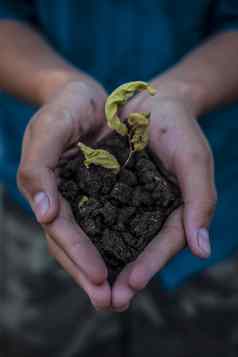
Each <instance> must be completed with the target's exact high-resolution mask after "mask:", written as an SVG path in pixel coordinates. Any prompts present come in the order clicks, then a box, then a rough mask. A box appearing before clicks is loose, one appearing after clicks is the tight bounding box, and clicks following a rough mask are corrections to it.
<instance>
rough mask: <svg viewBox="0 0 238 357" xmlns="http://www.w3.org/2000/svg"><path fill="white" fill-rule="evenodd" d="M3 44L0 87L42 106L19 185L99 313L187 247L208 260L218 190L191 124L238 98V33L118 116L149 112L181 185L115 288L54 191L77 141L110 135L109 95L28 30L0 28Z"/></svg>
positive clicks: (128, 296) (212, 43) (26, 145)
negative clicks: (179, 198) (179, 196)
mask: <svg viewBox="0 0 238 357" xmlns="http://www.w3.org/2000/svg"><path fill="white" fill-rule="evenodd" d="M0 46H1V47H2V48H4V49H5V50H4V51H3V53H2V55H1V58H0V86H1V88H2V89H4V90H5V91H7V92H9V93H11V94H13V95H16V96H18V97H19V98H21V99H23V100H25V101H28V102H30V103H34V104H37V105H38V106H39V107H40V109H39V111H38V112H37V113H36V114H35V115H34V117H33V118H32V119H31V120H30V122H29V124H28V126H27V128H26V131H25V135H24V140H23V145H22V156H21V163H20V166H19V171H18V185H19V188H20V190H21V191H22V192H23V194H24V195H25V197H26V198H27V200H28V201H29V203H30V204H31V207H32V209H33V211H34V212H35V215H36V218H37V220H38V222H39V223H40V224H41V225H42V227H43V229H44V231H45V235H46V239H47V242H48V246H49V252H50V254H51V255H52V256H54V257H55V259H56V260H57V261H58V262H59V263H60V264H61V265H62V267H63V268H64V269H65V270H66V271H67V272H68V273H69V274H70V275H71V276H72V277H73V278H74V280H75V282H76V283H77V284H79V285H80V286H81V287H82V288H83V289H84V290H85V292H86V293H87V294H88V296H89V298H90V300H91V302H92V304H93V305H94V306H95V307H96V308H97V309H101V310H114V311H123V310H125V309H127V308H128V306H129V304H130V301H131V300H132V298H133V297H134V295H135V294H136V293H137V292H138V291H140V290H141V289H143V288H144V287H145V286H146V285H147V283H148V282H149V280H150V279H151V278H152V277H153V275H154V274H155V273H156V272H158V271H159V270H160V269H161V268H162V267H163V266H164V265H165V264H166V263H167V262H168V261H169V260H170V258H171V257H172V256H174V255H175V254H177V253H178V252H179V251H180V250H181V249H182V248H183V247H184V246H185V244H188V246H189V247H190V249H191V251H192V252H193V253H194V254H195V255H197V256H199V257H202V258H206V257H208V256H209V254H210V251H211V247H210V243H209V237H208V232H207V228H208V226H209V222H210V219H211V217H212V214H213V211H214V207H215V203H216V190H215V185H214V172H213V171H214V169H213V158H212V154H211V150H210V148H209V145H208V143H207V141H206V139H205V137H204V135H203V133H202V132H201V130H200V128H199V125H198V124H197V121H196V120H197V119H198V118H199V117H200V116H201V115H202V114H204V113H206V112H207V111H209V110H212V109H213V108H216V107H217V106H219V105H222V104H225V103H228V102H232V101H234V100H236V99H237V98H238V71H237V66H236V58H237V55H238V34H237V33H236V32H226V33H220V34H219V35H217V36H216V37H213V38H211V39H209V40H208V41H207V42H206V43H204V44H203V45H201V46H200V47H199V48H198V49H195V50H194V51H193V52H191V53H190V54H188V55H187V57H185V58H183V59H182V60H181V61H180V62H179V63H178V64H177V65H176V66H174V67H173V68H172V69H170V70H169V71H167V72H166V73H164V74H163V75H160V76H159V77H158V78H155V79H154V80H152V84H154V86H155V87H156V88H158V93H157V95H156V96H155V97H153V98H151V97H148V95H146V94H144V93H141V94H139V95H138V96H136V97H135V98H134V99H133V100H132V101H131V102H130V103H129V104H128V105H127V106H126V108H125V109H124V113H122V116H123V117H126V116H127V114H128V113H129V112H132V111H150V112H151V127H150V128H151V135H150V145H151V147H152V149H153V150H154V151H155V152H156V153H157V154H158V155H159V156H160V158H161V159H162V161H163V162H164V164H165V165H166V166H167V168H168V169H169V170H170V171H171V172H172V173H173V174H174V176H175V178H176V179H177V180H178V182H179V185H180V187H181V189H182V192H183V196H184V202H185V205H184V207H183V208H180V209H178V210H177V211H176V212H174V213H173V214H172V215H171V217H170V218H169V220H168V221H167V222H166V225H165V226H164V228H163V230H162V232H161V233H160V235H159V239H158V238H155V239H154V240H153V241H152V242H151V244H150V245H149V246H148V247H147V248H146V250H145V251H144V252H143V253H142V254H141V256H139V257H138V259H137V260H136V261H135V262H133V263H131V264H129V265H128V266H127V267H126V268H125V270H124V271H123V272H122V273H121V274H120V276H119V277H118V279H117V281H116V282H115V285H114V286H113V288H112V289H111V288H110V287H109V285H108V283H107V269H106V267H105V264H104V262H103V261H102V259H101V257H100V256H99V254H98V253H97V251H96V249H95V248H94V246H93V245H92V244H91V242H90V240H89V239H88V237H87V236H86V235H85V234H84V233H83V232H82V230H81V229H80V228H79V227H78V226H77V225H76V223H75V222H74V219H73V217H72V214H71V212H70V210H69V207H68V205H67V203H66V202H65V201H64V200H63V199H62V197H60V195H59V194H58V192H57V174H56V172H57V170H56V167H57V163H58V160H59V158H60V157H62V156H67V155H69V153H70V150H71V149H72V146H73V145H74V144H75V143H76V142H77V141H78V140H79V139H80V140H81V141H84V142H86V143H90V142H93V141H95V140H98V139H99V138H100V137H101V136H102V135H104V134H105V132H106V131H107V130H108V129H107V128H105V118H104V112H103V107H104V103H105V98H106V92H105V90H104V89H103V87H102V86H101V85H100V84H99V83H97V82H96V81H95V80H94V79H93V78H91V77H89V76H88V75H86V74H84V73H82V72H80V71H79V70H78V69H76V68H74V67H72V66H71V65H70V64H69V63H67V62H66V61H65V60H64V59H62V58H61V57H60V56H59V55H58V54H57V53H55V52H54V51H53V49H52V48H50V47H49V46H48V45H47V44H46V42H45V41H44V39H43V38H42V37H41V36H40V35H39V34H37V33H36V32H34V31H33V29H31V28H30V27H28V26H27V25H23V24H20V23H17V22H15V21H1V22H0ZM15 58H17V61H15ZM19 120H20V119H19ZM195 188H196V189H195ZM199 232H200V233H201V232H202V235H200V236H202V239H200V240H199V239H198V237H199V234H198V233H199ZM201 242H202V244H201Z"/></svg>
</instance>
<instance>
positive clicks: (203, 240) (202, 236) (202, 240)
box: [197, 228, 211, 257]
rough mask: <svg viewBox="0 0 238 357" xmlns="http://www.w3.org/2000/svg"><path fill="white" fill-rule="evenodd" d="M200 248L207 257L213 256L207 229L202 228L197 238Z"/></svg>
mask: <svg viewBox="0 0 238 357" xmlns="http://www.w3.org/2000/svg"><path fill="white" fill-rule="evenodd" d="M197 241H198V246H199V248H200V250H201V252H202V253H203V255H204V256H205V257H209V255H210V254H211V244H210V239H209V233H208V230H207V229H206V228H200V229H199V231H198V236H197Z"/></svg>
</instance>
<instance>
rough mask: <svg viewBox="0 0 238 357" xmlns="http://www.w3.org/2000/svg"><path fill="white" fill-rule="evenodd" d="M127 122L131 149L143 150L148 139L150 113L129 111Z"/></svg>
mask: <svg viewBox="0 0 238 357" xmlns="http://www.w3.org/2000/svg"><path fill="white" fill-rule="evenodd" d="M128 124H129V126H130V141H131V144H132V146H133V150H134V151H141V150H143V149H144V148H145V147H146V145H147V144H148V141H149V124H150V113H131V114H129V116H128Z"/></svg>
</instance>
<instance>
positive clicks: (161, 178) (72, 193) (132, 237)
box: [59, 133, 182, 276]
mask: <svg viewBox="0 0 238 357" xmlns="http://www.w3.org/2000/svg"><path fill="white" fill-rule="evenodd" d="M95 147H96V148H101V149H105V150H108V151H109V152H111V153H112V154H113V155H114V156H115V157H116V158H117V159H118V161H119V163H120V164H121V166H122V167H121V170H120V172H119V173H118V174H117V175H115V174H114V173H113V172H111V171H110V170H108V169H104V168H102V167H99V166H95V165H91V166H90V168H86V167H85V166H84V164H83V161H84V157H83V154H82V153H81V152H79V154H78V155H77V157H75V158H74V159H71V160H69V161H67V162H64V163H62V164H61V165H60V172H59V176H60V184H59V191H60V192H61V194H62V196H63V197H64V198H65V199H66V200H67V201H68V202H69V203H70V206H71V208H72V212H73V214H74V217H75V219H76V221H77V223H78V224H79V225H80V226H81V228H82V229H83V230H84V232H85V233H86V234H87V235H88V237H89V238H90V239H91V241H92V242H93V243H94V244H95V245H96V247H97V249H98V250H99V252H100V253H101V255H102V257H103V259H104V261H105V262H106V265H107V267H108V269H109V272H110V273H111V274H112V275H113V276H116V275H117V274H118V273H119V272H120V271H121V270H122V268H123V267H124V266H125V265H126V264H127V263H129V262H131V261H133V260H134V259H135V258H136V257H137V256H138V255H139V254H140V253H141V252H142V251H143V249H144V248H145V247H146V245H147V244H148V243H149V242H150V241H151V240H152V239H153V238H154V237H155V236H156V235H157V234H158V232H159V231H160V230H161V228H162V226H163V224H164V222H165V220H166V219H167V217H168V216H169V215H170V213H171V212H172V211H173V210H175V209H176V208H177V207H178V206H179V205H181V203H182V199H181V194H180V191H179V189H178V187H177V186H176V185H175V184H174V183H173V182H172V181H171V179H170V178H169V175H168V173H167V172H166V171H165V169H164V168H163V166H162V164H161V162H160V161H159V160H158V159H157V158H156V157H155V156H154V155H153V154H152V153H151V152H150V151H149V150H148V149H145V150H143V151H141V152H135V153H134V154H133V155H132V157H131V158H130V160H129V162H128V163H127V164H126V166H125V167H123V164H124V163H125V162H126V160H127V158H128V155H129V145H128V139H127V137H122V136H120V135H118V134H117V133H113V134H111V135H110V136H109V137H107V138H105V139H104V140H103V141H101V142H100V143H99V144H98V145H96V146H95ZM83 196H87V198H88V200H87V202H84V203H83V204H81V203H80V200H81V199H82V197H83Z"/></svg>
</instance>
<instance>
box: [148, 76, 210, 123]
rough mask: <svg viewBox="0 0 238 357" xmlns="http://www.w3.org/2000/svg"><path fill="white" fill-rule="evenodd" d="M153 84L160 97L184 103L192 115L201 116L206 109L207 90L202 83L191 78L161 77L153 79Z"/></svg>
mask: <svg viewBox="0 0 238 357" xmlns="http://www.w3.org/2000/svg"><path fill="white" fill-rule="evenodd" d="M152 85H154V86H155V88H156V89H157V91H158V97H160V98H161V99H162V98H171V99H172V98H174V99H175V100H176V101H180V102H181V103H184V105H185V106H186V107H187V108H189V110H190V111H191V113H192V115H193V116H194V117H196V118H199V117H200V116H201V115H202V114H204V112H205V111H206V109H205V106H206V105H205V100H204V98H205V91H204V88H203V86H202V84H201V83H199V82H197V81H196V82H195V81H189V80H180V79H166V76H165V78H161V80H160V79H157V80H155V81H152Z"/></svg>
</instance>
